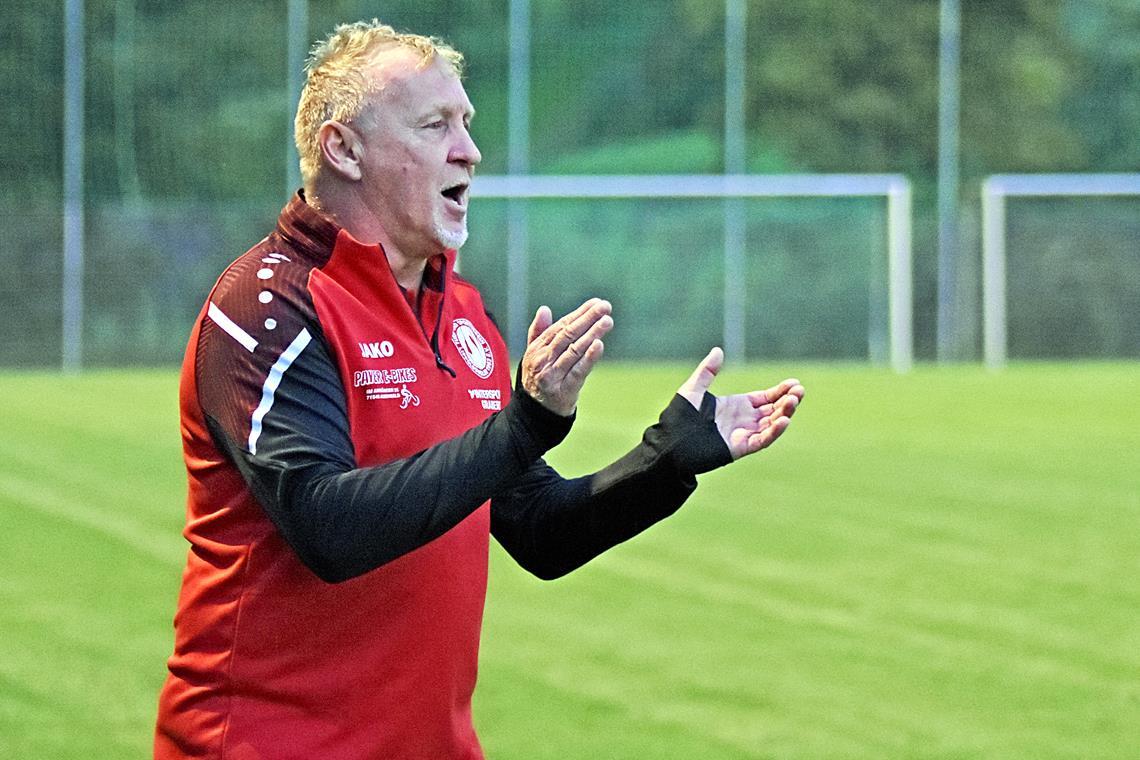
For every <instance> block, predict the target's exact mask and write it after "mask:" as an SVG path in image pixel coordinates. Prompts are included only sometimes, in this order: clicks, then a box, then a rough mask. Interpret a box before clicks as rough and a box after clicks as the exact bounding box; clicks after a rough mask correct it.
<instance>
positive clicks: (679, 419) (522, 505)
mask: <svg viewBox="0 0 1140 760" xmlns="http://www.w3.org/2000/svg"><path fill="white" fill-rule="evenodd" d="M715 412H716V398H715V397H714V396H713V395H712V394H709V393H706V394H705V397H704V400H703V402H702V403H701V409H700V410H699V411H698V410H697V409H694V408H693V405H692V404H690V403H689V402H688V401H687V400H685V399H684V398H683V397H682V396H679V395H678V396H674V397H673V399H672V401H671V402H670V403H669V406H667V407H666V408H665V411H663V412H662V413H661V417H660V419H659V420H658V422H657V424H656V425H653V426H652V427H650V428H649V429H648V430H646V431H645V435H644V436H643V437H642V440H641V443H640V444H638V445H637V446H636V447H635V448H634V449H633V450H632V451H630V452H629V453H628V454H626V455H625V456H623V457H622V458H621V459H619V460H617V461H616V462H614V463H613V464H611V465H609V466H608V467H606V468H604V469H602V470H600V471H598V472H596V473H594V474H593V475H588V476H586V477H581V478H574V479H570V480H567V479H564V478H562V477H561V476H560V475H559V474H558V473H557V472H555V471H554V470H553V469H552V468H551V467H550V466H549V465H547V464H546V463H545V462H544V461H542V460H541V459H540V460H538V461H537V462H535V463H534V464H533V465H531V466H530V467H529V468H528V469H527V471H526V473H525V474H524V475H523V476H522V477H521V478H520V479H519V480H517V481H516V482H515V484H514V486H513V487H511V488H510V489H509V490H508V491H506V492H504V493H502V494H499V495H498V496H496V497H495V498H494V499H492V501H491V532H492V534H493V535H494V536H495V539H496V540H497V541H498V542H499V543H500V544H502V546H503V548H504V549H506V550H507V552H508V553H509V554H510V555H511V556H512V557H513V558H514V559H515V561H516V562H518V563H519V564H520V565H521V566H522V567H524V568H525V569H526V570H528V571H529V572H531V573H533V574H535V575H537V576H538V577H540V578H543V579H548V580H549V579H552V578H557V577H559V576H562V575H565V574H566V573H568V572H570V571H571V570H574V569H576V568H578V567H580V566H582V565H584V564H585V563H586V562H588V561H590V560H591V559H593V558H594V557H596V556H598V555H599V554H601V553H602V552H604V551H605V550H607V549H609V548H610V547H612V546H615V545H617V544H619V543H621V542H622V541H625V540H627V539H629V538H631V537H633V536H635V535H637V534H638V533H640V532H641V531H643V530H645V529H646V528H648V527H649V526H650V525H652V524H654V523H655V522H657V521H658V520H661V519H663V518H665V517H668V516H669V515H671V514H673V513H674V512H676V511H677V509H678V508H680V506H681V504H683V503H684V502H685V499H687V498H688V497H689V494H691V493H692V492H693V491H694V490H695V489H696V487H697V480H696V475H698V474H699V473H702V472H707V471H709V470H712V469H714V468H716V467H720V466H722V465H725V464H728V463H729V462H731V461H732V454H731V452H730V451H729V449H728V446H727V444H725V442H724V439H723V438H721V436H720V433H719V432H718V431H717V428H716V423H715V421H714V415H715Z"/></svg>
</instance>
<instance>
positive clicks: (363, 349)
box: [357, 340, 396, 359]
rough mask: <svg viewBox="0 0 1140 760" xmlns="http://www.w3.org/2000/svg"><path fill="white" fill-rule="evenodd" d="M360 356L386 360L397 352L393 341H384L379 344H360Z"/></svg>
mask: <svg viewBox="0 0 1140 760" xmlns="http://www.w3.org/2000/svg"><path fill="white" fill-rule="evenodd" d="M357 345H359V346H360V355H361V356H363V357H364V358H365V359H386V358H387V357H389V356H391V355H392V354H394V353H395V352H396V349H395V348H393V347H392V341H389V340H382V341H380V342H379V343H358V344H357Z"/></svg>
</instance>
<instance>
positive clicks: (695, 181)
mask: <svg viewBox="0 0 1140 760" xmlns="http://www.w3.org/2000/svg"><path fill="white" fill-rule="evenodd" d="M471 194H472V196H473V197H482V198H503V199H508V200H509V199H538V198H547V199H554V198H598V199H630V198H709V199H717V198H719V199H725V200H731V199H746V198H826V197H876V196H881V197H884V198H886V201H887V228H888V232H887V249H888V294H889V295H888V300H889V307H888V313H889V323H890V324H889V334H890V363H891V366H892V367H893V368H894V369H895V370H896V371H898V372H906V371H907V370H909V369H910V367H911V365H912V363H913V356H914V354H913V343H914V340H913V333H912V330H913V327H912V326H913V296H912V285H911V277H912V274H911V271H912V263H911V190H910V182H909V180H908V179H907V178H906V177H905V176H903V175H901V174H761V175H757V174H664V175H661V174H658V175H546V176H544V175H497V176H494V175H481V176H478V177H476V179H475V180H474V182H473V183H472V185H471ZM728 211H729V210H728V209H726V216H725V221H726V225H725V298H724V324H725V330H724V332H725V335H724V338H725V348H726V349H727V350H729V351H730V352H734V351H740V352H742V351H743V343H744V340H743V324H744V320H745V315H744V310H745V303H744V298H743V282H742V281H743V262H742V251H743V248H744V244H743V234H744V231H743V225H742V224H739V223H732V219H733V218H734V217H739V214H736V215H733V214H730V213H728ZM520 239H525V238H524V237H523V236H522V235H511V236H509V238H508V248H515V249H516V250H511V251H508V261H510V262H512V265H511V266H509V267H508V271H507V289H508V303H507V323H508V335H511V336H514V335H515V334H516V333H517V332H518V331H519V326H520V325H525V323H526V318H527V315H526V313H525V312H526V279H525V274H523V273H522V271H516V270H523V269H525V256H524V255H523V253H522V251H521V250H517V249H518V248H519V247H520V244H519V243H517V242H516V241H519V240H520ZM520 262H521V265H520Z"/></svg>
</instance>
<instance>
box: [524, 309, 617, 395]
mask: <svg viewBox="0 0 1140 760" xmlns="http://www.w3.org/2000/svg"><path fill="white" fill-rule="evenodd" d="M612 311H613V307H612V306H611V305H610V302H609V301H603V300H601V299H600V298H591V299H590V300H589V301H586V302H585V303H584V304H582V305H581V306H579V307H578V308H577V309H575V310H574V311H572V312H570V313H569V314H567V315H566V316H564V317H562V319H560V320H558V321H557V322H554V323H553V324H551V320H552V316H551V313H550V308H549V307H547V306H541V307H539V309H538V312H537V313H536V314H535V315H534V321H533V322H531V323H530V329H529V330H527V336H526V343H527V346H526V353H525V354H523V358H522V385H523V388H524V389H525V390H526V392H527V393H529V394H530V395H531V396H532V397H533V398H534V399H535V400H536V401H538V402H539V403H540V404H542V405H543V406H545V407H546V408H547V409H549V410H550V411H552V412H554V413H555V414H560V415H562V416H563V417H566V416H569V415H571V414H573V413H574V408H575V407H576V406H577V405H578V393H579V392H580V391H581V390H582V385H583V383H585V382H586V375H588V374H590V370H591V369H593V367H594V364H596V363H597V361H598V359H601V358H602V352H603V351H604V350H605V345H604V344H603V343H602V336H603V335H605V334H606V333H608V332H609V331H610V330H611V329H612V328H613V326H614V320H613V317H611V316H610V312H612Z"/></svg>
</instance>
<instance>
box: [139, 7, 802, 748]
mask: <svg viewBox="0 0 1140 760" xmlns="http://www.w3.org/2000/svg"><path fill="white" fill-rule="evenodd" d="M460 65H461V57H460V56H459V54H458V53H456V52H455V51H454V50H452V49H450V48H448V47H447V46H445V45H443V44H442V43H439V42H437V41H435V40H431V39H428V38H424V37H420V36H415V35H401V34H396V33H395V32H394V31H393V30H392V29H391V28H390V27H387V26H383V25H381V24H379V23H378V22H376V21H373V22H371V23H359V24H353V25H347V26H341V27H338V28H337V30H336V32H335V33H334V34H333V35H332V36H331V37H330V38H329V39H328V40H326V41H325V42H324V43H322V44H321V45H318V46H317V48H315V50H314V53H313V56H312V58H311V60H310V62H309V66H308V79H307V83H306V86H305V89H304V92H303V93H302V96H301V102H300V105H299V107H298V113H297V120H296V125H297V130H296V133H297V144H298V148H299V150H300V154H301V166H302V173H303V176H304V184H305V187H304V190H303V191H301V192H299V193H298V195H297V196H296V197H294V198H293V200H292V201H291V202H290V203H289V204H288V205H287V206H286V208H285V209H284V210H283V212H282V214H281V217H280V219H279V221H278V224H277V227H276V229H275V230H274V231H273V232H272V233H271V234H270V235H269V236H268V237H267V238H265V239H264V240H263V241H261V242H260V243H259V244H258V245H256V246H254V248H252V249H251V250H250V251H249V252H247V253H246V254H245V255H244V256H242V257H241V258H239V259H238V260H237V261H236V262H234V264H233V265H231V266H230V267H229V269H227V270H226V272H225V273H223V274H222V276H221V278H220V279H219V280H218V283H217V284H216V286H215V288H214V290H213V291H212V292H211V294H210V297H209V299H208V301H207V303H206V305H205V307H204V308H203V310H202V314H201V315H200V317H199V319H198V322H197V324H196V325H195V327H194V330H193V332H192V334H191V337H190V343H189V346H188V348H187V353H186V361H185V364H184V367H183V376H182V390H181V407H182V429H183V443H184V450H185V458H186V464H187V469H188V473H189V500H188V507H187V513H188V515H187V527H186V531H185V535H186V537H187V539H188V540H189V541H190V543H191V550H190V552H189V555H188V558H187V565H186V569H185V572H184V575H183V587H182V593H181V596H180V599H179V605H178V611H177V614H176V617H175V628H176V641H175V651H174V654H173V656H172V657H171V659H170V662H169V668H170V674H169V677H168V679H167V681H166V685H165V687H164V688H163V691H162V695H161V697H160V703H159V715H158V727H157V732H156V739H155V755H156V757H161V758H174V757H225V758H274V759H275V760H277V759H280V758H322V760H333V759H335V758H373V757H375V758H380V757H384V758H405V757H406V758H478V757H481V756H482V754H481V751H480V748H479V742H478V740H477V738H476V736H475V733H474V730H473V728H472V723H471V694H472V691H473V689H474V686H475V671H476V660H477V653H478V643H479V630H480V625H481V618H482V611H483V598H484V593H485V587H486V575H487V552H488V541H489V536H490V535H494V536H495V538H496V539H497V540H498V541H499V542H500V543H501V544H502V545H503V546H504V547H505V548H506V550H507V551H508V552H509V553H510V554H511V556H513V557H514V558H515V559H516V560H517V561H518V562H519V563H520V564H521V565H522V566H523V567H525V568H527V569H528V570H530V571H531V572H533V573H535V574H536V575H539V576H540V577H543V578H554V577H557V576H560V575H562V574H564V573H566V572H569V571H570V570H572V569H574V568H576V567H578V566H580V565H582V564H583V563H585V562H587V561H588V560H590V559H591V558H592V557H594V556H596V555H597V554H599V553H601V552H603V551H605V550H606V549H607V548H609V547H611V546H613V545H615V544H617V543H619V542H621V541H624V540H626V539H628V538H629V537H631V536H633V535H635V534H636V533H638V532H640V531H641V530H643V529H645V528H646V527H648V526H649V525H651V524H652V523H654V522H656V521H657V520H660V519H661V518H663V517H665V516H667V515H669V514H671V513H672V512H674V511H675V510H676V509H677V508H678V507H679V506H680V505H681V503H682V502H683V501H684V500H685V499H686V498H687V496H688V495H689V494H690V493H691V492H692V491H693V489H694V488H695V487H696V480H695V476H696V475H697V474H698V473H701V472H705V471H707V470H710V469H713V468H715V467H718V466H720V465H723V464H727V463H729V462H730V461H732V460H733V459H736V458H739V457H741V456H744V455H745V454H749V453H752V452H754V451H759V450H760V449H762V448H764V447H766V446H767V445H769V444H770V443H772V441H774V440H775V439H776V438H777V437H778V436H779V435H780V433H781V432H783V430H784V429H785V428H786V427H787V425H788V423H789V418H790V417H791V415H792V413H793V411H794V410H795V408H796V405H797V404H798V402H799V401H800V399H801V398H802V396H803V388H802V387H801V386H800V385H799V384H798V383H797V382H796V381H794V380H786V381H784V382H783V383H781V384H780V385H778V386H776V387H775V388H772V389H769V390H768V391H760V392H756V393H752V394H746V395H739V396H731V397H725V398H716V397H714V396H712V395H711V394H708V393H707V392H706V389H707V388H708V386H709V384H710V383H711V381H712V379H713V376H714V375H715V374H716V371H717V370H718V369H719V367H720V364H721V362H722V359H723V357H722V354H721V352H720V349H713V351H711V352H710V353H709V355H708V356H707V357H706V358H705V359H704V361H702V362H701V364H700V366H699V367H698V368H697V370H696V371H695V372H694V373H693V376H692V377H691V378H690V379H689V380H688V382H686V383H685V384H684V385H683V386H682V388H681V390H680V392H679V393H678V395H677V396H676V397H674V399H673V401H672V402H671V403H670V404H669V406H668V408H667V409H666V410H665V412H664V413H663V414H662V416H661V420H660V421H659V423H658V424H657V425H654V426H653V427H652V428H650V429H649V430H647V431H646V433H645V435H644V438H643V441H642V443H641V444H640V445H638V446H637V447H636V448H635V449H633V451H631V452H630V453H629V454H628V455H626V456H625V457H623V458H622V459H620V460H619V461H618V462H615V463H614V464H613V465H611V466H610V467H607V468H606V469H604V470H602V471H601V472H598V473H595V474H593V475H590V476H587V477H583V478H577V479H572V480H566V479H563V478H562V477H561V476H559V475H558V474H557V473H556V472H554V471H553V470H552V469H551V468H550V467H549V466H547V465H546V464H545V462H543V460H542V458H541V457H542V454H543V453H544V452H545V451H547V450H549V449H550V448H552V447H553V446H555V445H557V444H558V443H559V442H560V441H561V440H562V439H563V438H564V437H565V435H566V434H567V432H568V431H569V429H570V426H571V424H572V421H573V418H574V414H575V410H576V405H577V400H578V393H579V390H580V389H581V387H582V384H583V382H584V381H585V379H586V376H587V375H588V374H589V372H590V370H591V368H592V367H593V366H594V364H595V363H596V362H597V361H598V359H599V358H601V355H602V352H603V343H602V338H603V337H604V336H605V334H606V333H607V332H608V331H609V330H610V329H611V327H612V326H613V319H612V317H611V315H610V311H611V309H610V305H609V303H607V302H605V301H602V300H599V299H591V300H589V301H587V302H586V303H584V304H582V305H581V306H580V307H579V308H578V309H576V310H575V311H573V312H572V313H570V314H567V315H566V316H564V317H562V318H561V319H559V320H558V321H556V322H554V321H553V320H552V315H551V313H550V310H549V309H547V308H546V307H543V308H540V309H539V310H538V313H537V314H536V315H535V318H534V322H533V323H532V324H531V326H530V330H529V333H528V345H527V349H526V352H525V354H524V355H523V357H522V360H521V362H520V365H519V370H518V381H517V384H516V386H515V388H514V390H513V392H512V387H511V372H510V368H509V366H508V356H507V351H506V347H505V345H504V344H503V340H502V338H501V337H500V335H499V333H498V330H497V329H496V328H495V325H494V323H493V322H492V321H491V319H490V318H489V317H488V316H487V314H486V313H485V311H484V309H483V304H482V301H481V299H480V297H479V294H478V292H477V291H476V290H475V289H474V288H473V287H472V286H471V285H470V284H468V283H466V282H465V281H463V280H462V279H460V278H459V277H458V276H457V275H455V273H454V272H453V271H452V265H453V262H454V256H455V249H457V248H458V247H459V246H461V245H462V244H463V242H464V241H465V239H466V237H467V199H468V187H469V183H470V182H471V178H472V175H473V172H474V169H475V166H476V165H477V164H478V163H479V161H480V154H479V150H478V148H477V147H476V146H475V143H474V142H473V141H472V139H471V136H470V133H469V131H468V130H469V127H470V121H471V118H472V116H473V114H474V109H473V108H472V107H471V103H470V102H469V101H468V99H467V95H466V93H465V92H464V89H463V86H462V84H461V83H460V79H459V75H460Z"/></svg>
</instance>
